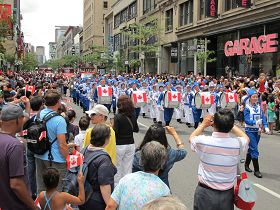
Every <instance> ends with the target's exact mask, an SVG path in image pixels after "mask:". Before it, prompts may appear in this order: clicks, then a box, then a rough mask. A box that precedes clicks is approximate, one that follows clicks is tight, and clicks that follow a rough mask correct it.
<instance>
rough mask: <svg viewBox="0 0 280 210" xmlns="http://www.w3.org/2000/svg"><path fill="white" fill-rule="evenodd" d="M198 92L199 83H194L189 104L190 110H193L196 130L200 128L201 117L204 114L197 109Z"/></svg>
mask: <svg viewBox="0 0 280 210" xmlns="http://www.w3.org/2000/svg"><path fill="white" fill-rule="evenodd" d="M198 92H199V83H198V82H194V84H193V91H192V92H191V94H190V97H189V103H190V108H191V109H192V114H193V121H194V128H195V129H196V128H197V127H198V124H199V121H200V117H201V113H202V109H197V108H196V107H195V103H194V97H195V94H196V93H198Z"/></svg>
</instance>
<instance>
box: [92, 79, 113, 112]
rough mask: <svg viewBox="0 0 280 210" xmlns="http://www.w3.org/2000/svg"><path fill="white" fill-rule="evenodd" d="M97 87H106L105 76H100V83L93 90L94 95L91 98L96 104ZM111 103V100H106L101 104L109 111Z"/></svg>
mask: <svg viewBox="0 0 280 210" xmlns="http://www.w3.org/2000/svg"><path fill="white" fill-rule="evenodd" d="M99 87H108V86H107V85H106V81H105V78H104V77H101V78H100V85H99V86H97V88H96V90H95V92H94V96H93V100H94V102H95V103H96V104H98V88H99ZM111 103H112V101H111V102H109V101H108V102H106V104H103V105H104V106H106V108H107V109H108V111H109V112H110V109H111Z"/></svg>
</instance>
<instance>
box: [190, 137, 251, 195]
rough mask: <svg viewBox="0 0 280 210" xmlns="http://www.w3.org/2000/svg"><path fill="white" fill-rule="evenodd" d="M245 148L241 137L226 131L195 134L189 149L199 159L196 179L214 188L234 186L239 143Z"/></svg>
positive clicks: (220, 188) (224, 188)
mask: <svg viewBox="0 0 280 210" xmlns="http://www.w3.org/2000/svg"><path fill="white" fill-rule="evenodd" d="M239 142H240V143H241V145H242V149H243V150H244V151H245V150H246V149H247V141H246V139H244V138H242V137H235V138H234V137H231V136H230V135H229V134H228V133H219V132H213V133H212V136H204V135H201V136H195V137H193V138H192V139H191V149H192V150H193V151H195V152H196V153H197V154H198V156H199V159H200V163H199V167H198V180H199V182H200V183H202V184H205V185H207V186H209V187H210V188H212V189H216V190H228V189H231V188H232V187H233V186H234V183H235V179H236V175H237V165H238V161H239V152H240V151H239V150H240V143H239Z"/></svg>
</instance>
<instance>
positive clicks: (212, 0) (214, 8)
mask: <svg viewBox="0 0 280 210" xmlns="http://www.w3.org/2000/svg"><path fill="white" fill-rule="evenodd" d="M205 3H206V5H205V8H206V17H213V18H215V17H218V0H206V1H205Z"/></svg>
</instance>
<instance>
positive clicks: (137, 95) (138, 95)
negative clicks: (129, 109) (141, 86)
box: [132, 91, 147, 104]
mask: <svg viewBox="0 0 280 210" xmlns="http://www.w3.org/2000/svg"><path fill="white" fill-rule="evenodd" d="M132 97H133V102H134V104H136V103H141V102H144V103H147V93H146V92H145V91H135V92H133V93H132Z"/></svg>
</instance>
